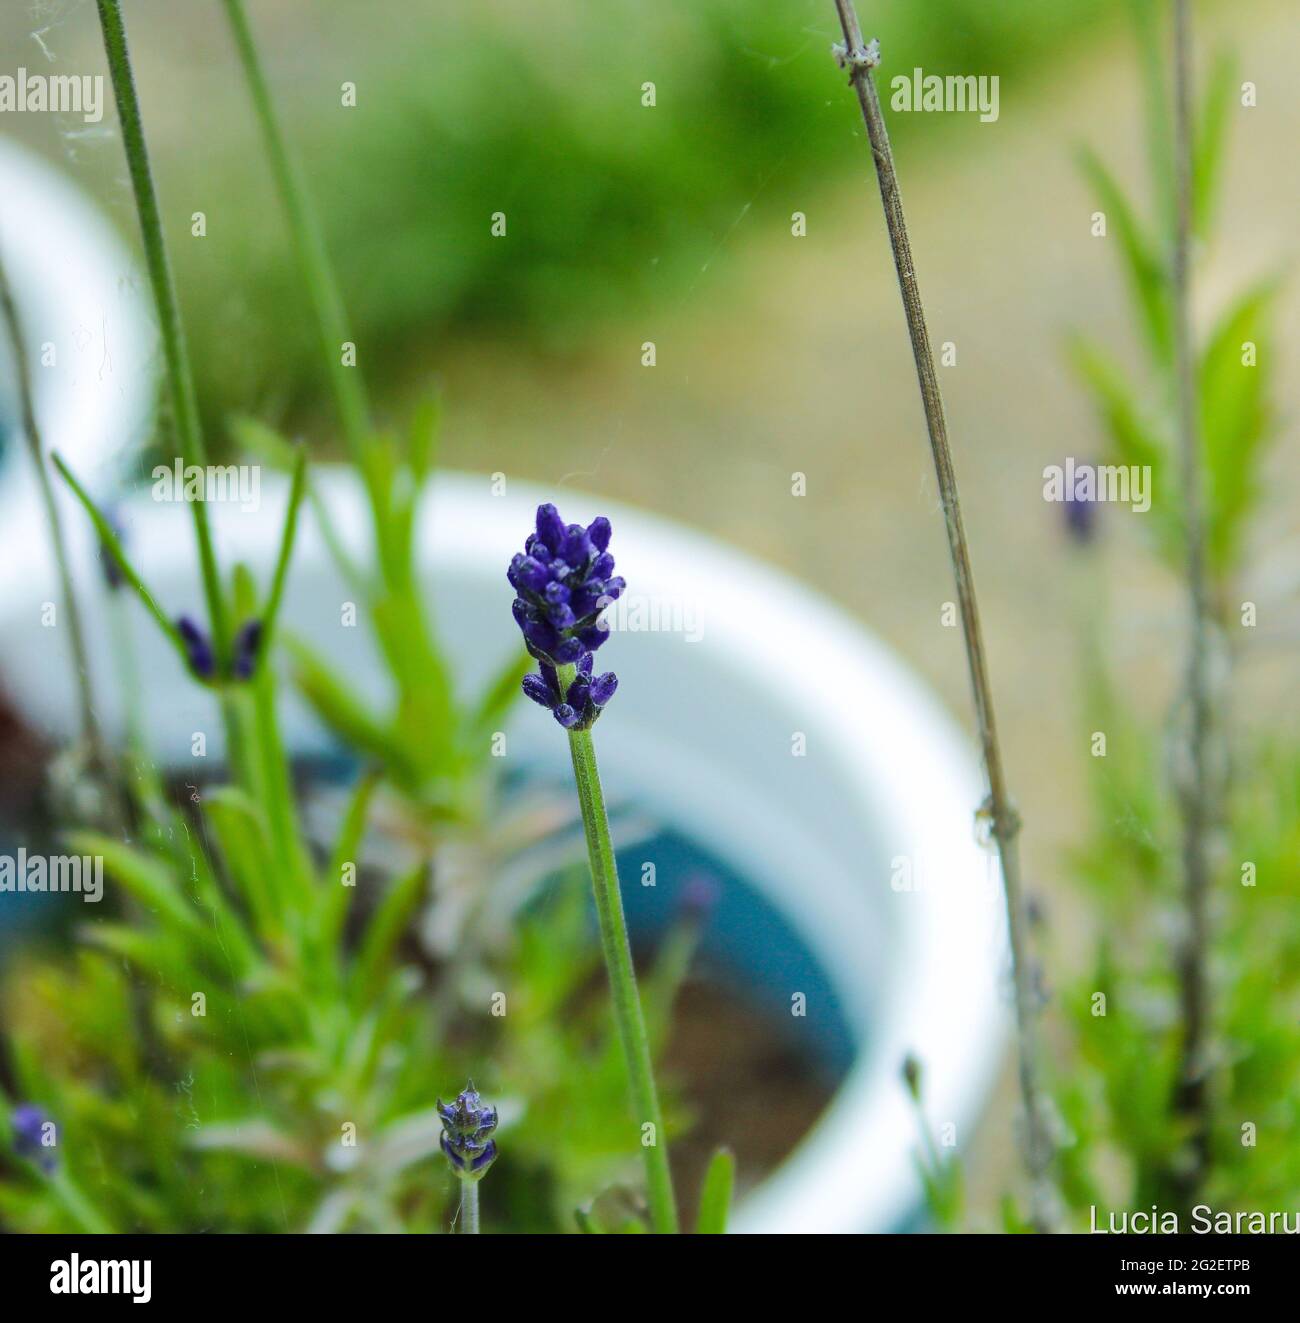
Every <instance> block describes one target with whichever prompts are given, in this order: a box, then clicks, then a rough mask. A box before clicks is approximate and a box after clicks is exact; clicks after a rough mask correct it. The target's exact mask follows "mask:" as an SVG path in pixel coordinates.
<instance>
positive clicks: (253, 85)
mask: <svg viewBox="0 0 1300 1323" xmlns="http://www.w3.org/2000/svg"><path fill="white" fill-rule="evenodd" d="M224 3H225V6H226V15H227V17H228V18H229V20H230V27H231V31H232V32H233V34H234V38H235V46H236V49H237V50H238V52H239V59H240V63H241V64H242V65H243V66H244V76H245V78H247V80H248V88H249V92H250V94H251V96H252V98H253V109H254V111H255V112H256V114H257V121H258V124H259V125H260V127H261V130H262V137H263V139H264V141H265V145H266V154H267V157H268V159H269V160H270V163H271V173H272V174H273V175H274V176H275V184H276V188H277V189H278V191H279V194H280V200H281V202H282V203H283V205H284V209H285V213H286V216H287V218H288V222H289V232H290V234H291V236H292V238H293V244H294V250H295V252H296V253H297V256H298V268H299V270H300V272H301V274H302V280H303V284H304V285H306V287H307V295H308V297H309V298H310V299H311V303H312V309H313V311H314V312H315V314H316V327H317V333H318V335H319V338H320V349H321V357H322V359H323V361H324V362H325V364H326V365H327V367H328V369H329V381H330V387H331V389H332V390H333V392H334V402H335V404H336V406H337V408H338V411H339V417H340V419H341V420H342V423H343V432H344V436H345V438H346V440H347V442H348V446H349V448H350V450H351V451H352V458H353V461H354V462H355V463H357V464H358V466H359V467H360V469H361V472H362V474H363V475H365V474H367V472H368V466H367V465H366V464H365V463H364V451H365V444H366V440H367V438H368V437H369V435H370V410H369V405H368V403H367V400H366V390H365V384H364V381H363V378H362V376H361V373H360V370H359V369H357V368H349V367H345V366H344V365H343V361H342V348H343V344H344V342H345V341H346V340H347V338H348V336H347V315H346V312H345V311H344V307H343V298H342V296H341V295H340V293H339V289H338V283H337V281H336V280H335V279H334V271H333V268H332V266H331V265H330V260H329V254H328V252H327V251H326V248H325V239H324V236H323V234H322V232H321V227H320V222H319V220H318V219H317V217H316V212H315V209H314V208H313V206H312V203H311V196H310V194H309V193H308V190H307V187H306V185H305V184H304V183H303V180H302V176H301V174H300V172H299V170H298V165H297V162H296V161H295V160H294V158H293V155H292V153H291V152H290V151H289V147H288V144H287V143H286V142H285V138H284V134H283V133H281V131H280V125H279V121H278V120H277V119H276V116H275V106H274V104H273V103H272V101H271V92H270V88H269V87H268V85H267V82H266V75H265V74H264V73H263V72H262V64H261V61H260V60H259V59H258V55H257V46H256V44H255V43H254V41H253V35H252V32H251V30H250V29H249V26H248V17H247V15H246V14H245V13H244V6H243V0H224Z"/></svg>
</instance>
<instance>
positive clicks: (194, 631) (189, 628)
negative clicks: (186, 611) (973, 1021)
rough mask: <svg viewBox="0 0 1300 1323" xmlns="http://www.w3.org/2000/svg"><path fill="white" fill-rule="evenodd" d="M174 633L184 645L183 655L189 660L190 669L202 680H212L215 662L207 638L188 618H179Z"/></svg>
mask: <svg viewBox="0 0 1300 1323" xmlns="http://www.w3.org/2000/svg"><path fill="white" fill-rule="evenodd" d="M176 632H177V633H178V634H179V635H180V636H181V642H182V643H183V644H184V645H185V655H186V657H187V658H188V659H189V663H190V669H191V670H192V671H193V672H194V674H195V675H197V676H200V677H201V678H202V679H204V680H210V679H212V677H213V675H214V674H215V673H216V669H217V660H216V657H215V656H214V654H213V652H212V643H211V641H210V640H209V639H208V636H207V635H206V634H205V633H204V632H203V631H202V630H201V629H200V628H199V627H198V625H196V624H195V623H194V621H193V620H191V619H190V618H189V616H181V617H180V619H179V620H177V622H176Z"/></svg>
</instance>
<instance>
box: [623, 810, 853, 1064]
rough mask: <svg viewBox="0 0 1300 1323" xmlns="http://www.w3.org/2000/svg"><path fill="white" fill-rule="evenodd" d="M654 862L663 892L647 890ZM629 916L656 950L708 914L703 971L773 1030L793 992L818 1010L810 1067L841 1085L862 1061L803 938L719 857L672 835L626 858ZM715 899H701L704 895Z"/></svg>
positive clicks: (805, 1029) (810, 1029)
mask: <svg viewBox="0 0 1300 1323" xmlns="http://www.w3.org/2000/svg"><path fill="white" fill-rule="evenodd" d="M645 860H653V861H654V864H655V885H654V886H653V887H646V886H640V885H638V884H637V879H638V877H639V875H640V872H641V866H642V863H643V862H644V861H645ZM619 876H620V878H621V879H623V908H624V910H625V912H626V914H627V921H628V927H629V930H630V931H631V934H632V936H633V939H634V940H643V941H644V940H647V939H648V940H649V941H651V942H653V941H654V940H655V939H656V938H657V937H658V936H659V935H660V934H661V933H662V932H663V930H664V929H665V927H666V926H667V924H668V923H669V922H670V921H671V917H672V916H674V915H677V914H680V913H681V912H682V911H683V910H684V909H687V908H689V907H691V906H693V905H695V906H699V907H700V908H702V909H703V910H704V914H703V919H702V921H703V930H702V935H701V941H700V947H699V951H698V954H697V957H696V962H697V963H696V971H697V972H698V973H700V974H701V975H703V976H705V977H707V978H708V979H709V980H710V981H713V982H717V983H722V984H725V985H727V986H728V987H729V988H731V989H732V990H733V991H734V992H736V993H737V994H738V995H740V996H741V997H743V998H744V999H745V1000H746V1001H747V1002H749V1003H750V1004H751V1005H752V1006H753V1007H754V1009H755V1010H757V1011H758V1012H760V1013H761V1014H762V1015H764V1017H770V1018H771V1020H772V1022H773V1023H780V1022H781V1020H782V1018H784V1019H785V1020H789V1019H790V1017H791V1014H792V1006H791V991H790V990H791V989H797V990H798V991H799V992H801V993H803V994H804V995H805V997H806V999H807V1002H808V1004H810V1005H813V1006H816V1007H818V1008H819V1009H818V1014H817V1015H816V1016H811V1017H808V1018H807V1020H806V1021H801V1022H800V1026H799V1027H800V1039H801V1041H803V1042H804V1043H805V1044H806V1045H807V1046H808V1048H809V1050H810V1054H811V1055H812V1057H813V1058H814V1060H813V1061H811V1062H810V1065H812V1066H814V1067H815V1068H816V1069H817V1070H818V1071H819V1073H822V1074H824V1075H829V1076H831V1077H832V1078H833V1080H834V1081H835V1082H837V1083H838V1081H839V1080H840V1079H842V1078H843V1077H844V1076H845V1075H846V1074H847V1073H848V1071H849V1068H850V1067H851V1066H852V1064H853V1058H854V1054H855V1046H854V1038H853V1033H852V1031H851V1029H850V1028H849V1024H848V1022H847V1020H846V1019H845V1017H844V1015H843V1014H842V1013H841V1011H840V1009H839V1006H838V1004H837V1002H836V997H835V988H834V985H833V984H832V982H831V980H830V979H829V978H828V977H827V974H826V971H825V970H824V969H823V968H822V966H821V965H820V964H819V963H818V961H817V960H816V958H815V957H814V956H813V953H812V951H811V950H810V949H809V948H808V946H807V945H806V944H805V943H804V941H803V940H802V938H801V937H800V936H799V934H798V933H796V932H795V930H794V929H793V928H792V927H791V925H790V923H789V922H788V921H787V920H786V918H785V916H784V915H782V914H781V912H780V911H779V910H777V909H776V908H775V907H774V906H773V905H772V904H771V903H770V902H769V901H768V900H767V898H766V897H765V896H764V895H763V894H762V893H761V892H760V891H759V890H758V889H757V888H756V887H755V886H753V885H752V884H751V883H749V882H748V881H746V879H745V878H744V877H742V876H741V875H740V874H739V873H737V872H736V871H735V870H734V869H733V868H731V867H730V866H729V865H728V864H727V863H726V862H725V861H724V860H723V859H721V858H719V856H718V855H716V854H714V853H713V852H711V851H710V850H709V849H708V848H707V847H706V846H704V845H702V844H700V843H699V842H698V841H694V840H692V839H690V838H689V837H687V836H685V835H683V834H681V833H679V832H676V831H674V830H673V829H672V828H666V829H664V830H661V831H660V832H658V833H657V834H656V835H655V836H654V837H652V838H651V839H650V840H649V841H642V842H638V843H637V845H636V846H635V847H631V848H627V849H624V850H622V851H619ZM701 891H704V892H706V893H707V895H706V896H704V897H701V896H700V894H699V893H700V892H701Z"/></svg>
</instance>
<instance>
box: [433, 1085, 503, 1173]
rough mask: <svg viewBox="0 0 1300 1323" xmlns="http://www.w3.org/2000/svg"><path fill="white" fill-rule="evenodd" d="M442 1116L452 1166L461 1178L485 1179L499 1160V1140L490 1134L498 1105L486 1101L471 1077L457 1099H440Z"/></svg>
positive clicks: (445, 1148) (445, 1149)
mask: <svg viewBox="0 0 1300 1323" xmlns="http://www.w3.org/2000/svg"><path fill="white" fill-rule="evenodd" d="M438 1115H439V1116H440V1117H441V1118H442V1134H441V1135H440V1136H439V1140H440V1142H441V1144H442V1151H443V1153H445V1154H446V1156H447V1161H448V1162H450V1163H451V1167H452V1170H453V1171H454V1172H455V1173H456V1175H457V1176H459V1177H460V1178H461V1179H462V1180H466V1181H477V1180H482V1178H483V1176H484V1175H485V1174H486V1172H487V1169H488V1168H489V1167H490V1166H491V1165H492V1163H493V1162H494V1161H495V1160H496V1156H497V1146H496V1141H495V1140H493V1139H490V1138H489V1136H490V1135H491V1134H492V1132H493V1131H494V1130H495V1129H496V1128H497V1109H496V1108H495V1107H491V1106H489V1105H487V1104H486V1103H484V1101H483V1099H482V1098H480V1097H479V1094H478V1091H477V1090H476V1089H475V1088H474V1081H473V1080H470V1081H469V1083H468V1085H467V1086H466V1088H465V1090H464V1092H463V1093H460V1094H458V1095H457V1097H456V1101H455V1102H454V1103H445V1102H443V1101H442V1099H441V1098H439V1099H438Z"/></svg>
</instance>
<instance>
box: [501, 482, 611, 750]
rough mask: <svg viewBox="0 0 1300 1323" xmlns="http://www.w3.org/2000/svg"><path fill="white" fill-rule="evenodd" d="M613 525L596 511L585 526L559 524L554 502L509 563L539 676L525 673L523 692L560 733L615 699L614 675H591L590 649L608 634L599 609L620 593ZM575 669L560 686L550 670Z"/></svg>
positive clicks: (542, 509) (579, 726)
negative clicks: (547, 714) (611, 542)
mask: <svg viewBox="0 0 1300 1323" xmlns="http://www.w3.org/2000/svg"><path fill="white" fill-rule="evenodd" d="M611 532H612V530H611V528H610V523H609V520H608V519H606V518H605V517H604V516H603V515H601V516H599V517H598V518H596V519H593V520H592V521H591V523H590V524H588V525H587V527H586V528H583V527H582V525H581V524H565V522H564V520H563V519H561V518H560V513H559V511H558V510H557V509H556V508H555V506H553V505H549V504H548V505H541V506H538V508H537V530H536V532H534V533H531V534H529V536H528V540H527V541H526V542H525V543H524V550H523V552H522V553H520V554H519V555H516V556H515V557H514V558H513V559H512V560H511V562H510V568H509V570H508V571H507V573H506V578H507V579H509V581H510V586H511V587H512V588H513V589H514V590H515V600H514V606H513V610H514V617H515V621H516V623H517V624H518V625H519V629H520V632H521V633H522V634H523V636H524V643H525V645H526V646H527V648H528V651H529V652H530V653H531V654H532V655H533V656H534V657H535V658H536V659H537V663H538V673H537V674H536V675H528V676H525V677H524V682H523V687H524V693H525V694H527V695H528V697H529V698H531V699H532V700H533V702H534V703H538V704H540V705H541V706H542V707H544V708H547V709H549V710H550V711H551V712H552V713H553V714H554V716H555V719H556V721H558V722H559V723H560V725H561V726H563V727H564V728H565V729H566V730H587V729H589V728H590V727H591V725H592V723H593V722H594V721H595V720H596V718H597V717H599V716H600V713H601V710H602V709H603V708H604V707H605V705H606V704H607V703H608V702H609V700H610V699H611V698H613V696H614V690H615V689H617V688H618V677H617V676H616V675H615V674H614V673H613V672H612V671H606V672H605V673H604V674H603V675H596V674H595V673H594V659H593V656H592V654H593V653H594V652H595V651H596V649H597V648H599V647H600V646H601V645H602V644H603V643H604V642H605V640H606V639H607V638H608V637H609V629H608V626H606V625H605V624H604V623H603V622H602V621H601V620H600V613H601V611H603V610H604V609H605V607H606V606H608V605H609V604H610V603H611V602H613V601H616V600H617V599H618V598H619V597H620V596H621V595H622V593H623V590H624V588H625V587H626V584H625V583H624V581H623V579H622V578H621V577H620V576H618V575H615V573H614V557H613V556H612V555H611V554H610V552H609V539H610V534H611ZM570 665H571V666H576V667H577V674H576V675H575V676H574V678H573V679H572V680H571V681H570V682H569V684H568V685H567V687H566V688H564V689H563V690H562V689H561V685H560V679H559V675H558V674H557V668H558V667H560V666H570Z"/></svg>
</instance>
